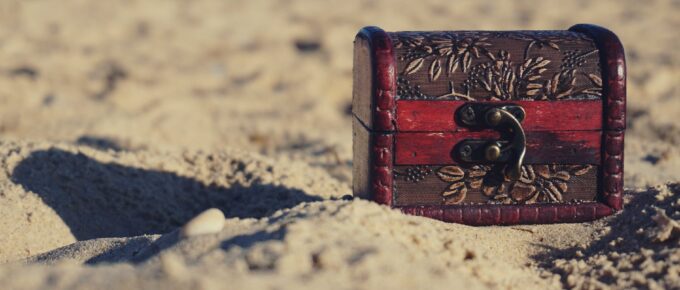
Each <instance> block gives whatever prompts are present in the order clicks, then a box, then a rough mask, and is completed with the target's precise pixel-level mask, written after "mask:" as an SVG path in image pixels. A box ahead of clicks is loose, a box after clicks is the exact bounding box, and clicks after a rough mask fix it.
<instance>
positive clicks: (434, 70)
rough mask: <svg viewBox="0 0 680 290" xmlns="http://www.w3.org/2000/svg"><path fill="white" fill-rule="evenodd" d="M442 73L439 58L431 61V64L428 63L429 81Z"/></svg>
mask: <svg viewBox="0 0 680 290" xmlns="http://www.w3.org/2000/svg"><path fill="white" fill-rule="evenodd" d="M441 73H442V66H441V63H440V62H439V59H435V60H433V61H432V64H430V75H429V76H430V81H435V80H437V79H438V78H439V75H441Z"/></svg>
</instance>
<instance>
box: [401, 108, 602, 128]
mask: <svg viewBox="0 0 680 290" xmlns="http://www.w3.org/2000/svg"><path fill="white" fill-rule="evenodd" d="M467 103H469V102H467V101H410V100H408V101H407V100H400V101H397V131H399V132H453V131H456V132H458V131H461V132H464V131H470V130H469V128H468V127H466V126H461V125H459V124H458V123H457V122H456V120H455V117H454V115H455V113H456V111H457V110H458V109H459V108H460V107H461V106H463V105H465V104H467ZM508 104H515V105H518V106H521V107H522V108H524V110H525V111H526V118H525V120H524V121H523V122H522V128H523V129H524V131H563V130H569V131H581V130H583V131H587V130H601V129H602V100H574V101H514V102H508Z"/></svg>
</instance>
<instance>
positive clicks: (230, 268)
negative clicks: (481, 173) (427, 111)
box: [0, 0, 680, 289]
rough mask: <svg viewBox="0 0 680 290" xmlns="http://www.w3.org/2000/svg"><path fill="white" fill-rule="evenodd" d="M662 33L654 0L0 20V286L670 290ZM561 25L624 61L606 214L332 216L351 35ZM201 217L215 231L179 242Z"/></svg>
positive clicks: (669, 122) (30, 7) (672, 68)
mask: <svg viewBox="0 0 680 290" xmlns="http://www.w3.org/2000/svg"><path fill="white" fill-rule="evenodd" d="M678 15H680V1H671V0H665V1H664V0H659V1H573V2H568V1H435V0H428V1H387V0H385V1H380V0H376V1H312V0H304V1H294V0H282V1H163V0H158V1H151V0H143V1H142V0H139V1H130V0H128V1H123V0H121V1H77V0H73V1H71V0H69V1H66V0H64V1H37V0H31V1H9V0H5V1H1V2H0V136H2V138H1V139H0V169H2V170H0V262H3V264H2V265H0V285H2V286H0V288H2V289H138V288H144V289H228V288H233V289H247V288H256V289H328V288H333V289H376V288H382V289H456V288H460V289H487V288H493V289H496V288H503V289H559V288H578V289H607V288H614V289H623V288H649V289H664V288H666V289H680V222H679V220H680V198H679V197H680V184H679V183H678V182H679V181H680V149H678V146H679V145H680V121H678V118H679V117H680V85H679V84H680V82H679V80H680V50H679V49H678V46H679V45H680V33H678V28H679V27H680V17H678ZM576 23H594V24H599V25H602V26H605V27H608V28H609V29H611V30H612V31H614V32H615V33H617V34H618V35H619V37H620V38H621V40H622V42H623V43H624V46H625V48H626V55H627V61H628V76H629V78H628V100H629V102H628V121H629V123H628V126H629V127H628V128H629V130H628V132H627V136H626V150H625V154H626V159H625V172H626V175H625V182H626V184H625V186H626V200H627V205H626V206H627V208H626V210H625V211H624V212H623V213H621V214H618V215H616V216H613V217H610V218H607V219H604V220H600V221H596V222H592V223H584V224H560V225H542V226H517V227H485V228H473V227H467V226H463V225H456V224H445V223H441V222H437V221H432V220H428V219H424V218H420V217H411V216H406V215H403V214H401V213H399V212H397V211H393V210H390V209H387V208H384V207H381V206H378V205H375V204H372V203H369V202H366V201H361V200H350V198H347V197H348V195H351V163H352V160H351V144H352V140H351V117H350V114H349V110H350V102H351V87H352V81H351V77H352V41H353V38H354V35H355V33H356V32H357V31H358V30H359V29H360V28H361V27H363V26H366V25H378V26H380V27H382V28H384V29H385V30H390V31H397V30H461V29H487V30H509V29H566V28H568V27H569V26H571V25H572V24H576ZM211 207H216V208H219V209H221V210H222V212H223V213H224V215H225V216H226V220H225V219H224V218H221V216H220V215H219V214H218V215H207V216H204V217H203V218H201V220H202V221H203V223H199V224H202V225H203V226H205V225H207V228H201V227H200V226H199V227H198V228H196V227H189V226H187V227H184V229H183V230H182V229H180V228H181V227H182V226H183V225H184V224H185V223H186V222H187V221H188V220H190V219H191V218H192V217H194V216H195V215H197V214H199V213H200V212H202V211H203V210H205V209H207V208H211ZM213 213H214V212H213ZM222 224H224V225H223V226H222ZM211 227H212V228H211ZM215 228H217V230H215ZM197 229H198V230H206V231H208V232H210V231H212V232H215V231H216V233H213V234H207V235H198V236H193V235H191V234H190V233H191V232H192V231H195V230H197ZM219 229H222V230H221V231H220V230H219Z"/></svg>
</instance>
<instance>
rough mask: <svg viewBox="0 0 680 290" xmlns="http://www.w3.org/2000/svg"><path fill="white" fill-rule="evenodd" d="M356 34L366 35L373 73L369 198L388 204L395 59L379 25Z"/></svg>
mask: <svg viewBox="0 0 680 290" xmlns="http://www.w3.org/2000/svg"><path fill="white" fill-rule="evenodd" d="M359 35H361V36H362V37H364V38H366V39H368V41H369V44H370V47H371V53H372V57H371V59H372V61H373V64H372V67H373V70H374V71H373V75H374V83H373V87H374V89H375V91H374V92H373V101H372V102H371V106H372V111H373V128H372V129H373V132H374V133H372V134H374V135H373V136H372V144H371V175H370V177H371V178H370V180H371V190H372V193H373V199H374V200H375V201H376V202H377V203H380V204H385V205H388V206H391V205H392V203H393V202H392V201H393V194H392V193H393V191H394V183H393V180H392V169H393V166H394V154H393V152H394V133H393V131H394V130H395V121H394V117H395V105H396V103H395V100H394V97H395V96H396V93H397V83H396V71H397V69H396V65H397V63H396V59H395V56H394V50H393V46H392V40H391V39H390V37H389V35H388V34H387V33H386V32H385V31H383V30H382V29H380V28H378V27H375V26H369V27H365V28H363V29H361V31H359Z"/></svg>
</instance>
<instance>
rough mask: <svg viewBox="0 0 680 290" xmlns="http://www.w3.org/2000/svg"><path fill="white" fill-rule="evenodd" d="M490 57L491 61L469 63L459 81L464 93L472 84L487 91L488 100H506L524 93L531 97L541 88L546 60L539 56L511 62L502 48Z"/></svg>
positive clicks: (521, 95) (468, 92) (547, 62)
mask: <svg viewBox="0 0 680 290" xmlns="http://www.w3.org/2000/svg"><path fill="white" fill-rule="evenodd" d="M490 58H491V59H492V61H490V62H486V63H481V64H478V65H476V66H475V67H473V68H472V70H471V72H470V77H469V78H468V79H467V80H465V82H464V83H463V87H464V88H465V89H466V90H467V94H468V95H469V94H470V90H471V89H472V88H481V89H482V90H484V91H486V92H488V93H489V98H490V99H491V100H509V99H513V98H524V97H525V96H526V97H529V98H531V97H532V96H534V95H537V94H539V93H540V92H541V89H543V84H542V83H540V79H541V74H542V73H543V72H545V71H546V68H545V66H546V65H548V64H549V63H550V60H547V59H544V58H543V57H540V56H539V57H536V58H530V59H527V60H525V61H524V62H523V63H522V64H521V65H519V66H514V65H513V63H512V61H511V60H510V53H508V52H507V51H504V50H501V51H499V52H498V55H497V56H493V55H491V56H490Z"/></svg>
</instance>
